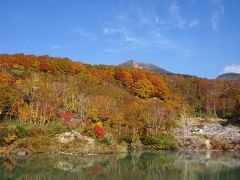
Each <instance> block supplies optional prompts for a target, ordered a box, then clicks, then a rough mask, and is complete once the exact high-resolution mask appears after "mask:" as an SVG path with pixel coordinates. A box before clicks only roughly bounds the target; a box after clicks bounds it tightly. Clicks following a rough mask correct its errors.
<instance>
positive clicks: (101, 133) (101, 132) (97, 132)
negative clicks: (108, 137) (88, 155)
mask: <svg viewBox="0 0 240 180" xmlns="http://www.w3.org/2000/svg"><path fill="white" fill-rule="evenodd" d="M94 133H95V135H96V136H97V137H103V136H104V134H105V131H104V129H103V127H101V126H99V125H98V124H96V125H95V127H94Z"/></svg>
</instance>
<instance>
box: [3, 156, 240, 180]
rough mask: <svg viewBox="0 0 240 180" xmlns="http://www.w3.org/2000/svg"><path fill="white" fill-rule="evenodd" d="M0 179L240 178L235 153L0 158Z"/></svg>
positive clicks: (193, 179) (239, 168)
mask: <svg viewBox="0 0 240 180" xmlns="http://www.w3.org/2000/svg"><path fill="white" fill-rule="evenodd" d="M0 179H164V180H167V179H174V180H175V179H191V180H195V179H224V180H226V179H240V155H239V153H236V152H187V153H186V152H185V153H183V152H158V153H152V152H139V153H132V154H120V155H100V156H93V157H80V156H64V155H47V154H39V155H34V156H30V157H18V158H17V157H11V158H7V157H0Z"/></svg>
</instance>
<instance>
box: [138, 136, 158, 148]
mask: <svg viewBox="0 0 240 180" xmlns="http://www.w3.org/2000/svg"><path fill="white" fill-rule="evenodd" d="M140 140H141V142H142V144H143V145H144V146H151V145H155V144H157V140H156V139H155V138H153V137H150V136H145V135H143V136H141V137H140Z"/></svg>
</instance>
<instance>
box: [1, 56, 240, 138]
mask: <svg viewBox="0 0 240 180" xmlns="http://www.w3.org/2000/svg"><path fill="white" fill-rule="evenodd" d="M0 92H1V93H0V119H5V120H11V119H19V120H20V121H21V122H29V123H35V124H48V123H54V122H59V121H62V122H64V124H65V125H70V126H73V125H76V126H77V125H78V123H76V122H72V119H73V114H74V119H75V116H76V119H77V121H79V122H81V123H83V122H88V121H91V122H92V123H96V122H99V121H101V122H104V123H105V124H107V125H106V126H108V127H109V128H112V129H114V132H115V133H116V134H117V137H118V138H120V137H121V135H122V134H125V135H127V136H130V137H136V136H137V134H141V133H145V134H148V135H156V134H157V133H159V131H160V130H169V129H170V128H171V127H174V126H175V125H176V119H178V118H179V117H180V116H182V115H187V116H194V117H196V116H197V117H205V116H210V117H221V118H233V117H239V114H240V110H239V109H240V105H239V104H240V82H239V81H223V80H208V79H202V78H198V77H193V76H186V75H171V76H163V75H158V74H155V73H153V72H150V71H147V70H144V69H136V68H128V67H121V66H105V65H87V64H83V63H80V62H73V61H71V60H69V59H68V58H56V57H50V56H47V55H44V56H34V55H25V54H13V55H8V54H2V55H0ZM59 112H63V113H59ZM106 122H107V123H106ZM79 124H80V123H79ZM103 127H105V125H104V126H95V127H94V132H95V134H96V136H98V137H102V136H104V134H105V130H106V129H104V128H103Z"/></svg>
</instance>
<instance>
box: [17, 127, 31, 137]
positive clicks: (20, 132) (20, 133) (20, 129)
mask: <svg viewBox="0 0 240 180" xmlns="http://www.w3.org/2000/svg"><path fill="white" fill-rule="evenodd" d="M16 127H17V132H18V136H19V137H20V138H23V137H26V136H29V135H30V133H29V131H28V130H27V129H25V128H24V127H22V126H16Z"/></svg>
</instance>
